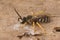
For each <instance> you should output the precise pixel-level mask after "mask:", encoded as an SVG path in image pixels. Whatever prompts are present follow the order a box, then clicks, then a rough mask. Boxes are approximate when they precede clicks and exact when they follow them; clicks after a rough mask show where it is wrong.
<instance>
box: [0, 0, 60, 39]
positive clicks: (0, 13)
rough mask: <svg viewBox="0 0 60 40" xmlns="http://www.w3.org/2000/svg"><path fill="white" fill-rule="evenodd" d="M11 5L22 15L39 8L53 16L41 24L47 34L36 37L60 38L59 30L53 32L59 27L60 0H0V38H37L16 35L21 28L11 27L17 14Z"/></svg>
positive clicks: (36, 10) (15, 21)
mask: <svg viewBox="0 0 60 40" xmlns="http://www.w3.org/2000/svg"><path fill="white" fill-rule="evenodd" d="M13 7H15V8H16V9H17V11H18V12H19V13H20V15H21V16H22V17H23V16H27V15H28V14H31V12H34V13H36V12H38V11H41V10H42V11H45V13H47V14H50V16H55V17H51V22H50V23H48V24H42V26H43V27H44V28H45V29H46V31H47V32H48V34H47V35H45V36H41V37H38V38H40V40H60V32H54V28H55V27H60V17H59V16H60V0H0V40H37V39H36V37H31V38H27V37H23V38H22V39H19V38H18V37H17V35H20V33H21V32H20V31H21V30H20V29H19V31H17V30H13V28H12V27H13V25H15V24H16V23H18V21H17V18H18V15H17V14H16V13H15V11H14V9H13ZM22 32H24V30H22Z"/></svg>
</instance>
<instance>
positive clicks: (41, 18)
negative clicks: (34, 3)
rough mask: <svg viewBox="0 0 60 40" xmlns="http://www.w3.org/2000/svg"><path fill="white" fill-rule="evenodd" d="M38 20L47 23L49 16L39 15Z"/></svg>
mask: <svg viewBox="0 0 60 40" xmlns="http://www.w3.org/2000/svg"><path fill="white" fill-rule="evenodd" d="M39 22H40V23H48V22H50V18H49V17H48V16H44V17H40V18H39Z"/></svg>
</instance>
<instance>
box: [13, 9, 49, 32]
mask: <svg viewBox="0 0 60 40" xmlns="http://www.w3.org/2000/svg"><path fill="white" fill-rule="evenodd" d="M14 10H15V12H16V13H17V15H18V16H19V18H18V21H19V20H21V22H20V23H21V24H25V23H26V24H28V25H33V27H35V25H38V26H39V28H40V29H42V30H43V31H44V28H43V27H42V26H41V25H40V24H41V23H49V22H50V17H49V16H48V15H37V16H34V14H33V15H28V16H26V17H23V18H22V17H21V16H20V14H19V13H18V12H17V10H16V9H14Z"/></svg>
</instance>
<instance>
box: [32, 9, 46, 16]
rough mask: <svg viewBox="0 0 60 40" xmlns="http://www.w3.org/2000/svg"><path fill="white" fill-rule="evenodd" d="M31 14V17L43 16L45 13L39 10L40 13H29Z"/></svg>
mask: <svg viewBox="0 0 60 40" xmlns="http://www.w3.org/2000/svg"><path fill="white" fill-rule="evenodd" d="M31 13H32V15H33V16H38V15H43V14H45V11H44V10H41V11H38V12H36V13H34V12H31Z"/></svg>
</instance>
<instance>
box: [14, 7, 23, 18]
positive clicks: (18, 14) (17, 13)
mask: <svg viewBox="0 0 60 40" xmlns="http://www.w3.org/2000/svg"><path fill="white" fill-rule="evenodd" d="M14 10H15V12H16V13H17V15H18V16H19V17H20V18H19V19H22V17H21V16H20V14H19V13H18V12H17V10H16V9H15V8H14Z"/></svg>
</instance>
